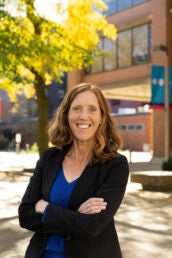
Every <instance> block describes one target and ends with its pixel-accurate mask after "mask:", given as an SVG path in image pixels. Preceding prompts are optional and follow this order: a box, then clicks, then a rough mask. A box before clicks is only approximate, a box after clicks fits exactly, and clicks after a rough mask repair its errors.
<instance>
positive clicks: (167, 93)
mask: <svg viewBox="0 0 172 258" xmlns="http://www.w3.org/2000/svg"><path fill="white" fill-rule="evenodd" d="M164 91H165V92H164V97H165V100H164V102H165V103H164V106H165V131H164V132H165V158H166V160H168V159H169V158H170V137H169V136H170V131H169V130H170V128H169V111H170V110H169V106H170V103H169V96H170V89H169V66H168V50H167V51H166V65H165V89H164Z"/></svg>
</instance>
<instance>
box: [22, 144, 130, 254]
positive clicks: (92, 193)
mask: <svg viewBox="0 0 172 258" xmlns="http://www.w3.org/2000/svg"><path fill="white" fill-rule="evenodd" d="M66 152H67V148H64V150H62V151H60V150H57V149H56V148H54V147H53V148H50V149H48V150H46V151H45V152H44V154H43V155H42V157H41V158H40V159H39V161H38V162H37V165H36V169H35V172H34V174H33V176H32V177H31V179H30V183H29V185H28V187H27V189H26V192H25V194H24V196H23V199H22V202H21V204H20V206H19V222H20V225H21V227H24V228H26V229H29V230H31V231H34V232H35V234H34V235H33V237H32V239H31V241H30V244H29V246H28V248H27V251H26V255H25V257H26V258H38V257H40V256H41V254H42V253H43V252H44V250H45V246H46V241H47V237H48V235H49V234H54V233H55V234H59V235H61V236H63V237H64V238H65V254H66V258H121V257H122V254H121V250H120V246H119V242H118V237H117V233H116V230H115V225H114V215H115V213H116V212H117V210H118V208H119V206H120V204H121V201H122V199H123V196H124V193H125V189H126V184H127V180H128V174H129V169H128V162H127V159H126V158H125V157H124V156H122V155H120V154H117V156H116V157H115V158H113V159H112V160H110V161H107V162H105V163H103V164H94V165H90V164H89V165H87V166H86V168H85V169H84V171H83V173H82V175H81V177H80V178H79V180H78V182H77V184H76V186H75V188H74V190H73V192H72V195H71V198H70V201H69V208H68V209H66V208H62V207H60V206H58V205H54V204H50V205H49V206H48V208H47V210H46V215H45V220H44V223H42V222H41V217H42V215H41V214H38V213H36V212H35V211H34V205H35V203H36V202H37V201H38V200H40V199H45V200H47V201H49V196H50V190H51V186H52V184H53V181H54V179H55V177H56V175H57V172H58V171H59V167H60V164H61V162H62V160H63V158H64V156H65V154H66ZM91 197H103V198H104V200H105V201H106V202H107V208H106V210H104V211H102V212H101V213H98V214H82V213H79V212H77V209H78V208H79V206H80V205H81V203H83V202H85V201H86V200H88V199H89V198H91Z"/></svg>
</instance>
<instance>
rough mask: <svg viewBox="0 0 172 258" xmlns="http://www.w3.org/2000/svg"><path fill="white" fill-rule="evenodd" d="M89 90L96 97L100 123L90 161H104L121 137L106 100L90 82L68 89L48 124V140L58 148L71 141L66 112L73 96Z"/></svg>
mask: <svg viewBox="0 0 172 258" xmlns="http://www.w3.org/2000/svg"><path fill="white" fill-rule="evenodd" d="M84 91H91V92H93V93H94V94H95V96H96V97H97V100H98V103H99V106H100V110H101V125H100V126H99V128H98V129H97V131H96V134H95V138H96V144H95V149H94V156H93V160H92V162H104V161H106V160H108V159H111V158H113V157H114V156H115V155H116V153H117V150H118V149H119V148H120V146H121V138H120V136H119V133H118V131H117V130H116V128H115V126H114V121H113V119H112V117H111V115H110V111H109V107H108V104H107V101H106V99H105V97H104V95H103V93H102V91H101V89H100V88H99V87H98V86H96V85H93V84H91V83H82V84H79V85H77V86H76V87H74V88H73V89H72V90H70V91H69V92H68V93H67V94H66V95H65V97H64V99H63V101H62V103H61V105H60V106H59V108H58V109H57V110H56V112H55V113H54V117H53V119H52V120H51V121H50V123H49V126H48V135H49V139H50V142H51V143H52V144H53V145H54V146H56V147H57V148H58V149H62V148H63V147H64V146H66V145H68V144H71V143H72V138H73V136H72V133H71V130H70V127H69V123H68V113H69V109H70V106H71V103H72V102H73V100H74V98H75V97H76V96H77V95H78V94H79V93H81V92H84Z"/></svg>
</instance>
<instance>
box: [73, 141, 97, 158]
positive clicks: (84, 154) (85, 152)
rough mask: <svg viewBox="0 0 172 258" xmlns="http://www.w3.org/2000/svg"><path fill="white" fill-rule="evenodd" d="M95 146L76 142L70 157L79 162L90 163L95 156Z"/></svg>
mask: <svg viewBox="0 0 172 258" xmlns="http://www.w3.org/2000/svg"><path fill="white" fill-rule="evenodd" d="M93 146H94V145H93V144H85V143H78V142H74V143H73V145H72V147H71V149H70V151H69V156H70V157H71V158H73V159H75V160H78V161H81V162H82V161H88V162H89V161H90V160H91V158H92V155H93Z"/></svg>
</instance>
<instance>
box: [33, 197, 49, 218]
mask: <svg viewBox="0 0 172 258" xmlns="http://www.w3.org/2000/svg"><path fill="white" fill-rule="evenodd" d="M48 204H49V203H48V202H47V201H45V200H43V199H41V200H39V201H37V202H36V203H35V211H36V212H37V213H42V214H43V213H44V210H45V208H46V207H47V205H48Z"/></svg>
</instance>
